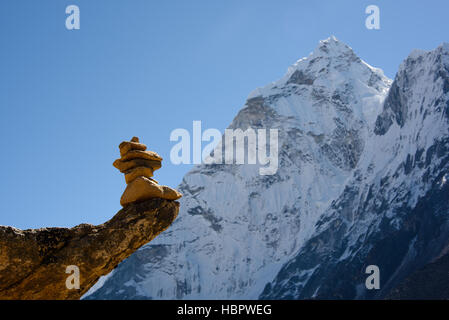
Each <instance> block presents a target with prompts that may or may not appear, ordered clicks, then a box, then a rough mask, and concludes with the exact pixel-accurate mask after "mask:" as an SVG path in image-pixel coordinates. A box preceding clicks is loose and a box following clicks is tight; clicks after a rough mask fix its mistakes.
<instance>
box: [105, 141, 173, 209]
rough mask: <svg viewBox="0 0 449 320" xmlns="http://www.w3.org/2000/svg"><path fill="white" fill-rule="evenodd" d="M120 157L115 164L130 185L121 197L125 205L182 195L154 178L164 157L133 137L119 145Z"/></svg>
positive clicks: (171, 198)
mask: <svg viewBox="0 0 449 320" xmlns="http://www.w3.org/2000/svg"><path fill="white" fill-rule="evenodd" d="M119 149H120V156H121V158H120V159H117V160H115V161H114V163H113V165H114V167H116V168H117V169H118V170H120V172H122V173H123V174H125V181H126V183H127V184H128V186H127V187H126V189H125V192H124V193H123V195H122V198H121V199H120V204H121V205H122V206H123V207H125V206H127V205H128V204H130V203H133V202H138V201H144V200H148V199H151V198H162V199H167V200H177V199H179V198H181V197H182V195H181V194H180V193H179V192H178V191H176V190H174V189H172V188H169V187H167V186H161V185H159V184H158V182H157V181H156V180H154V179H153V178H152V177H153V172H154V171H156V170H158V169H160V168H161V166H162V157H161V156H160V155H158V154H157V153H156V152H153V151H146V149H147V146H146V145H144V144H142V143H140V142H139V138H137V137H133V138H132V139H131V141H123V142H122V143H121V144H120V145H119Z"/></svg>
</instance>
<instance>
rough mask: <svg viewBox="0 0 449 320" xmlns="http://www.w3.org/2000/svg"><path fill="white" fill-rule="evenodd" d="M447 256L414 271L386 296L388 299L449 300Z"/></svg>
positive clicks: (448, 260)
mask: <svg viewBox="0 0 449 320" xmlns="http://www.w3.org/2000/svg"><path fill="white" fill-rule="evenodd" d="M448 270H449V254H446V255H444V256H443V257H441V258H439V259H437V260H436V261H434V262H432V263H429V264H428V265H426V266H424V267H423V268H421V269H420V270H418V271H416V272H415V273H413V274H412V275H410V276H409V277H407V278H406V279H405V280H404V281H402V282H401V283H400V284H399V285H398V286H397V287H396V288H394V289H393V290H392V291H391V292H390V294H389V295H388V296H387V298H388V299H396V300H398V299H406V300H440V299H444V300H447V299H449V276H448V273H449V271H448Z"/></svg>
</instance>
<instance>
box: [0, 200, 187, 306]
mask: <svg viewBox="0 0 449 320" xmlns="http://www.w3.org/2000/svg"><path fill="white" fill-rule="evenodd" d="M178 210H179V203H178V202H176V201H169V200H164V199H150V200H147V201H144V202H139V203H132V204H129V205H128V206H127V207H126V208H123V209H122V210H120V211H119V212H118V213H117V214H116V215H115V216H114V217H113V218H112V219H111V220H109V221H107V222H106V223H104V224H101V225H98V226H93V225H89V224H80V225H78V226H76V227H74V228H71V229H67V228H42V229H33V230H19V229H16V228H13V227H5V226H0V299H33V300H35V299H36V300H37V299H45V300H47V299H58V300H59V299H79V298H80V297H81V296H82V295H83V294H84V293H86V292H87V291H88V290H89V288H90V287H92V286H93V285H94V284H95V283H96V282H97V280H98V279H99V277H100V276H103V275H106V274H108V273H109V272H111V271H112V270H113V269H114V268H115V267H116V266H117V265H118V264H119V263H120V262H121V261H122V260H124V259H126V258H127V257H129V256H130V255H131V254H132V253H133V252H134V251H136V250H137V249H138V248H140V247H141V246H142V245H144V244H146V243H147V242H149V241H151V240H153V239H154V238H155V237H156V236H157V235H158V234H160V233H161V232H162V231H164V230H165V229H167V228H168V227H169V226H170V224H171V223H172V222H173V220H174V219H175V218H176V216H177V215H178ZM68 266H76V267H78V268H79V271H80V273H79V282H80V287H79V289H68V288H67V286H66V281H67V278H68V277H69V276H70V274H67V273H66V268H67V267H68Z"/></svg>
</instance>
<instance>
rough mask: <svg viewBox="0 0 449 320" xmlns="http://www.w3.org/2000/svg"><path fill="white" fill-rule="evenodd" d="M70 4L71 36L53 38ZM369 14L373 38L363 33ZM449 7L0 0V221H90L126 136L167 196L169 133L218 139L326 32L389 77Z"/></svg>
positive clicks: (177, 172)
mask: <svg viewBox="0 0 449 320" xmlns="http://www.w3.org/2000/svg"><path fill="white" fill-rule="evenodd" d="M70 4H75V5H78V6H79V8H80V11H81V29H80V30H75V31H68V30H67V29H66V28H65V19H66V16H67V15H66V13H65V8H66V6H68V5H70ZM370 4H376V5H378V6H379V7H380V14H381V29H380V30H367V29H366V28H365V18H366V14H365V8H366V6H368V5H370ZM448 12H449V2H448V1H446V0H441V1H411V0H408V1H405V0H402V1H400V0H395V1H391V0H388V1H387V0H383V1H380V0H371V1H364V0H353V1H349V0H348V1H344V0H341V1H335V0H329V1H312V0H308V1H300V0H295V1H261V0H245V1H242V0H239V1H219V0H205V1H196V0H191V1H186V0H182V1H181V0H180V1H151V0H133V1H110V0H109V1H100V0H71V1H65V0H39V1H35V0H28V1H24V0H8V1H6V0H4V1H1V3H0V41H1V46H0V47H1V50H0V73H1V75H0V90H1V91H0V108H1V109H0V149H1V158H0V164H1V168H2V170H1V171H2V173H1V182H0V197H1V198H0V201H1V209H0V212H1V213H0V224H2V225H13V226H16V227H18V228H36V227H44V226H68V227H71V226H74V225H76V224H79V223H82V222H87V223H93V224H98V223H102V222H104V221H105V220H107V219H109V218H111V217H112V216H113V215H114V214H115V213H116V212H117V211H118V210H119V209H120V204H119V199H120V196H121V194H122V192H123V190H124V188H125V180H124V177H123V175H122V174H120V173H119V172H118V171H117V170H116V169H115V168H114V167H113V166H112V162H113V161H114V160H115V159H116V158H117V157H118V156H119V150H118V144H119V143H120V142H121V141H123V140H124V139H130V138H131V137H132V136H139V137H140V138H141V140H142V141H143V142H144V143H146V144H147V145H148V146H149V149H150V150H154V151H156V152H158V153H159V154H161V155H162V156H163V157H164V158H165V161H164V162H163V167H162V169H161V170H159V171H157V172H156V175H155V178H156V179H157V180H159V182H160V183H161V184H166V185H169V186H172V187H175V186H177V185H178V184H179V182H180V181H181V179H182V177H183V175H184V173H185V172H187V171H188V170H189V168H190V166H188V165H180V166H174V165H172V164H170V161H169V152H170V148H171V147H172V146H173V144H174V143H173V142H170V141H169V136H170V132H171V131H172V130H173V129H175V128H186V129H189V130H191V126H192V121H193V120H201V121H202V122H203V128H217V129H219V130H221V131H223V130H224V129H225V128H226V127H227V126H228V124H229V123H230V122H231V121H232V119H233V118H234V116H235V115H236V114H237V112H238V110H239V109H240V108H241V107H242V106H243V104H244V102H245V99H246V97H247V95H248V94H249V92H250V91H252V90H253V89H255V88H256V87H259V86H263V85H265V84H267V83H269V82H271V81H274V80H276V79H278V78H280V77H281V76H282V75H283V74H284V73H285V71H286V69H287V67H288V66H289V65H290V64H292V63H293V62H295V61H296V60H297V59H299V58H301V57H303V56H306V55H307V54H308V53H309V52H311V51H312V50H313V49H314V48H315V47H316V45H317V44H318V41H319V40H321V39H325V38H327V37H329V36H330V35H335V36H336V37H337V38H338V39H340V40H342V41H344V42H346V43H347V44H348V45H350V46H351V47H352V48H353V49H354V50H355V52H356V53H357V54H358V55H359V56H360V57H361V58H362V59H364V60H365V61H367V62H368V63H369V64H371V65H373V66H376V67H380V68H382V69H383V70H384V71H385V73H386V75H387V76H389V77H394V75H395V72H396V70H397V67H398V66H399V64H400V63H401V61H402V60H403V59H404V58H405V57H406V56H407V55H408V54H409V53H410V51H411V50H412V49H414V48H421V49H432V48H434V47H436V46H438V44H440V43H441V42H443V41H449V39H448V37H449V36H448V30H449V28H448V22H447V21H449V19H448V18H447V15H448Z"/></svg>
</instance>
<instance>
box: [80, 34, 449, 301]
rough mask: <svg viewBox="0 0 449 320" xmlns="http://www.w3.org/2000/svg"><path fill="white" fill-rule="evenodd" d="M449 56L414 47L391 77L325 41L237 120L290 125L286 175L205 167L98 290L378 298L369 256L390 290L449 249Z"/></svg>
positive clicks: (282, 136)
mask: <svg viewBox="0 0 449 320" xmlns="http://www.w3.org/2000/svg"><path fill="white" fill-rule="evenodd" d="M448 51H449V48H448V46H447V45H442V46H440V47H439V48H437V49H436V50H434V51H431V52H423V51H415V52H413V53H412V54H411V55H410V57H409V58H408V59H407V60H406V61H405V62H404V63H403V64H402V66H401V68H400V71H399V73H398V75H397V77H396V79H395V81H394V82H393V83H392V81H391V80H389V79H388V78H386V77H385V76H384V75H383V73H382V71H381V70H380V69H376V68H373V67H371V66H369V65H368V64H367V63H365V62H364V61H362V60H361V59H360V58H358V57H357V56H356V55H355V53H354V52H353V50H352V49H351V48H349V47H348V46H347V45H345V44H343V43H342V42H340V41H338V40H337V39H335V38H334V37H331V38H329V39H327V40H324V41H321V42H320V44H319V46H318V47H317V48H316V49H315V50H314V51H313V52H312V53H311V54H310V55H309V56H308V57H306V58H303V59H300V60H298V61H297V62H296V63H295V64H294V65H292V66H291V67H290V68H289V69H288V71H287V74H286V75H285V76H284V77H283V78H282V79H280V80H278V81H276V82H274V83H271V84H269V85H267V86H266V87H264V88H259V89H257V90H255V91H254V92H252V93H251V94H250V95H249V97H248V100H247V102H246V104H245V106H244V108H243V109H242V110H241V111H240V112H239V114H238V115H237V116H236V117H235V119H234V120H233V122H232V124H231V125H230V128H233V129H235V128H241V129H243V130H245V129H247V128H248V127H251V128H254V129H256V128H266V129H278V130H279V169H278V171H277V172H276V174H275V175H271V176H270V175H267V176H261V175H259V170H258V167H257V165H198V166H196V167H195V168H194V169H192V170H191V171H190V172H189V173H188V174H187V175H186V176H185V177H184V179H183V181H182V183H181V185H180V187H179V189H180V191H181V192H182V193H183V194H184V197H183V198H182V199H181V210H180V213H179V216H178V219H177V220H176V221H175V223H174V224H173V225H172V226H171V227H170V228H169V229H168V230H167V231H166V232H165V233H164V234H162V235H161V236H159V237H158V238H157V239H156V240H154V241H153V242H151V243H150V244H148V245H146V246H144V247H143V248H141V249H140V250H139V251H137V252H136V253H135V254H133V255H132V256H131V257H130V258H128V259H127V260H126V261H124V262H122V263H121V264H120V265H119V267H118V268H117V269H116V270H115V271H114V272H113V273H112V274H111V275H109V276H108V277H107V279H103V281H102V282H101V285H98V286H97V288H96V291H94V292H92V291H93V290H91V292H90V293H91V294H90V295H89V296H88V297H87V298H88V299H228V298H232V299H257V298H310V297H323V298H328V297H330V298H332V297H335V298H339V297H344V298H369V297H370V295H369V293H367V292H365V290H364V279H365V278H366V275H365V273H364V266H366V265H369V264H376V265H378V266H379V267H380V270H381V279H382V280H381V283H382V288H383V290H380V292H379V291H377V294H378V295H383V294H386V293H387V292H388V290H389V288H392V287H393V286H394V285H395V284H396V283H397V282H398V281H399V280H400V279H401V278H402V277H404V276H406V275H407V274H408V273H410V272H411V271H413V270H415V269H416V268H418V267H420V266H422V265H424V264H426V263H427V262H429V261H431V260H432V259H433V258H435V257H437V256H439V255H440V254H441V253H442V252H443V251H444V248H445V247H446V248H449V246H447V244H449V241H448V236H449V233H448V232H447V231H449V228H447V227H446V225H445V224H446V223H447V216H448V213H449V211H448V208H447V207H448V204H447V202H448V201H447V199H448V197H447V195H448V194H447V193H448V186H447V184H446V178H447V176H446V173H447V165H448V164H447V159H448V157H449V152H448V141H449V140H448V119H449V103H448V101H449V98H448V94H447V92H448V91H449V82H448V79H449V76H448V74H449V72H448V70H449V62H448ZM444 196H445V198H442V197H444ZM422 206H424V207H422ZM362 286H363V287H362Z"/></svg>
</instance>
